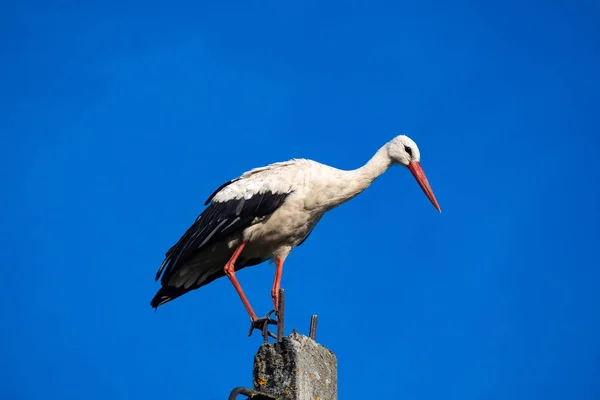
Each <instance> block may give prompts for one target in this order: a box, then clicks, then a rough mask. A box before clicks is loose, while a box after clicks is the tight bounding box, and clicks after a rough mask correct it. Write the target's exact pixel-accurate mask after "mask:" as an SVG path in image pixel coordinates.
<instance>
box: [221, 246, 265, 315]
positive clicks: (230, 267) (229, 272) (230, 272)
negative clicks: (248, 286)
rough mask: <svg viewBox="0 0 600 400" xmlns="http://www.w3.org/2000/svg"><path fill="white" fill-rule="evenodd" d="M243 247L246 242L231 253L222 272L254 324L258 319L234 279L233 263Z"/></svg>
mask: <svg viewBox="0 0 600 400" xmlns="http://www.w3.org/2000/svg"><path fill="white" fill-rule="evenodd" d="M245 246H246V242H242V243H241V244H240V245H239V246H238V248H237V249H236V250H235V251H234V252H233V255H232V256H231V258H230V259H229V261H227V264H225V268H223V272H225V275H227V277H228V278H229V280H230V281H231V283H232V284H233V287H234V288H235V291H236V292H237V294H238V295H239V296H240V299H242V303H244V307H245V308H246V311H247V312H248V315H249V316H250V319H251V320H252V322H254V321H256V320H257V319H258V317H257V316H256V313H255V312H254V310H253V309H252V306H251V305H250V302H249V301H248V299H247V298H246V295H245V294H244V291H243V290H242V287H241V286H240V283H239V282H238V280H237V278H236V277H235V262H236V261H237V259H238V257H239V256H240V254H241V252H242V250H243V249H244V247H245Z"/></svg>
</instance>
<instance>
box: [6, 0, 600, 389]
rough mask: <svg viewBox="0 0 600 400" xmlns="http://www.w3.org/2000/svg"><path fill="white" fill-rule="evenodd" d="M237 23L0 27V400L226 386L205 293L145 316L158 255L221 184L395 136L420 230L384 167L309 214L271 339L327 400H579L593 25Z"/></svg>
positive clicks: (330, 159) (570, 16) (294, 16)
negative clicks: (318, 379)
mask: <svg viewBox="0 0 600 400" xmlns="http://www.w3.org/2000/svg"><path fill="white" fill-rule="evenodd" d="M167 3H168V4H169V5H167ZM248 3H249V2H210V3H209V2H189V3H181V2H116V1H110V0H109V1H103V2H97V3H94V2H86V5H80V4H81V2H55V4H50V3H49V2H45V3H41V2H19V3H18V4H17V3H16V2H9V3H7V4H4V5H3V6H2V9H3V12H2V13H0V22H1V23H0V38H2V40H1V42H0V46H1V52H0V59H2V62H1V63H0V76H2V78H1V79H0V82H1V87H2V90H1V91H0V107H1V109H2V113H0V131H1V132H2V150H3V156H2V157H1V158H0V167H1V168H2V169H1V170H2V171H3V172H2V181H3V187H4V193H5V195H4V196H3V199H2V204H3V209H4V211H5V213H4V218H3V220H4V222H3V223H2V224H1V228H0V229H1V230H2V236H3V240H2V241H3V250H4V256H3V258H4V260H3V263H2V278H3V289H2V294H3V298H4V300H3V301H2V302H1V303H0V318H1V320H2V322H3V325H2V326H3V329H2V330H0V353H1V354H2V357H0V369H1V370H2V376H3V379H2V383H0V397H1V398H4V399H40V398H56V399H62V400H66V399H82V398H86V399H106V398H111V399H115V400H116V399H165V398H179V399H192V398H196V399H207V400H212V399H215V400H216V399H224V398H226V396H227V395H228V394H229V391H230V390H231V389H232V388H233V387H235V386H250V385H251V373H252V357H253V354H254V353H255V351H256V350H257V348H258V346H259V345H260V341H261V340H260V337H259V336H254V337H252V338H247V337H246V333H247V329H248V317H247V315H246V313H245V311H244V308H243V307H242V304H241V302H240V301H239V299H238V297H237V296H236V294H235V292H234V290H233V288H232V287H231V285H230V283H229V282H228V281H227V280H225V279H221V280H218V281H216V282H214V283H212V284H210V285H209V286H206V287H205V288H203V289H201V290H198V291H195V292H192V293H190V294H188V295H186V296H184V297H182V298H180V299H178V300H177V301H175V302H172V303H170V304H168V305H166V306H165V307H163V308H161V309H159V310H158V312H157V313H154V312H153V310H152V309H151V308H150V306H149V301H150V299H151V298H152V296H153V295H154V293H155V291H156V290H157V289H158V284H156V283H155V282H154V280H153V279H154V274H155V272H156V270H157V268H158V266H159V265H160V263H161V262H162V259H163V255H164V252H165V251H166V250H167V249H168V248H169V247H170V246H171V245H172V244H173V243H174V242H175V241H176V240H177V239H178V238H179V237H180V235H181V234H182V233H183V232H184V231H185V229H187V227H188V226H189V225H190V224H191V223H192V222H193V220H194V219H195V218H196V216H197V215H198V214H199V213H200V212H201V211H202V209H203V206H202V204H203V202H204V200H205V199H206V197H207V196H208V195H209V194H210V193H211V192H212V191H213V189H215V188H216V187H218V186H219V185H220V184H221V183H223V182H224V181H226V180H228V179H231V178H233V177H236V176H238V175H239V174H240V173H242V172H244V171H245V170H247V169H250V168H252V167H256V166H261V165H265V164H268V163H270V162H274V161H280V160H286V159H289V158H293V157H306V158H312V159H315V160H318V161H321V162H324V163H328V164H331V165H334V166H336V167H339V168H355V167H358V166H360V165H361V164H362V163H363V162H365V161H367V160H368V159H369V157H371V155H372V154H373V153H374V152H375V151H376V150H377V149H378V148H379V147H380V146H381V145H383V144H384V143H385V142H386V141H388V140H390V139H391V138H393V137H394V136H395V135H397V134H399V133H406V134H407V135H409V136H410V137H411V138H413V139H414V140H415V141H416V142H417V144H418V145H419V147H420V149H421V154H422V164H423V167H424V169H425V172H426V173H427V176H428V178H429V181H430V183H431V185H432V187H433V189H434V191H435V194H436V196H437V198H438V200H439V202H440V205H441V207H442V210H443V214H441V215H440V214H438V213H437V212H436V211H435V209H434V208H433V207H432V206H431V204H430V203H429V202H428V200H427V199H426V197H425V196H424V195H423V193H422V192H421V190H420V189H419V187H418V185H417V184H416V183H415V182H414V180H413V178H412V177H411V176H410V173H409V172H408V171H406V170H403V169H401V168H399V167H398V168H393V169H392V170H390V171H388V172H387V173H386V174H385V175H384V176H382V177H381V178H380V179H379V180H377V181H376V182H375V184H374V185H373V186H372V187H370V188H369V189H368V190H367V191H366V192H364V193H363V194H362V195H360V196H359V197H357V198H356V199H354V200H353V201H351V202H349V203H347V204H345V205H343V206H342V207H340V208H338V209H336V210H334V211H332V212H331V213H330V214H329V215H327V216H326V217H325V218H324V219H323V220H322V221H321V223H320V225H319V226H318V227H317V229H316V230H315V231H314V233H313V234H312V235H311V237H310V238H309V240H307V242H306V243H305V244H304V245H303V246H302V247H300V248H298V249H297V250H296V251H294V252H293V254H292V255H291V256H290V257H289V258H288V261H287V262H286V267H285V269H284V275H283V282H282V284H283V287H284V288H285V289H286V303H287V308H286V322H287V331H288V332H286V333H289V332H290V331H291V329H292V328H293V327H297V328H299V329H300V331H302V332H305V333H306V332H307V330H308V322H309V318H310V315H311V314H313V313H314V314H318V315H319V318H320V322H319V332H318V341H319V342H321V343H323V344H324V345H326V346H327V347H329V348H331V349H332V350H333V351H334V352H335V353H336V354H337V356H338V360H339V393H340V398H342V399H347V400H353V399H359V398H364V397H365V396H367V397H368V398H374V399H377V398H399V399H439V398H442V397H443V398H448V399H461V400H464V399H482V398H485V399H507V398H510V399H531V398H543V399H567V398H569V399H571V398H572V399H597V398H599V397H600V384H599V383H598V376H599V375H600V342H599V341H598V338H599V337H600V319H599V318H600V294H599V292H598V282H599V279H600V260H599V257H598V251H597V250H596V249H595V247H594V246H595V245H597V244H598V242H599V239H600V223H599V222H600V218H599V206H598V205H599V204H600V187H599V186H598V181H599V180H600V168H599V167H598V164H597V158H598V156H597V155H598V150H599V146H598V145H599V141H600V139H599V138H598V132H599V129H600V124H599V122H598V109H599V106H600V96H599V94H598V93H599V92H600V78H599V75H598V70H599V64H600V63H599V61H600V45H599V43H600V41H599V39H600V38H599V36H600V35H599V34H600V32H599V29H598V24H597V21H598V18H599V17H600V12H599V11H600V7H599V6H598V3H597V2H592V1H587V2H583V1H581V2H566V1H562V2H541V1H538V2H531V3H527V4H525V2H520V1H504V2H495V3H490V2H487V5H484V2H476V1H458V2H442V1H420V2H391V1H390V2H367V1H352V2H327V3H325V2H322V1H304V2H294V3H289V2H284V3H286V4H282V2H274V1H267V2H264V1H263V2H258V3H257V2H250V3H253V4H248ZM76 4H77V5H76ZM273 272H274V268H273V267H272V266H271V265H269V264H264V265H262V266H259V267H256V268H252V269H247V270H244V271H242V272H240V273H239V275H238V277H239V279H240V281H241V283H242V285H243V287H244V289H245V291H246V293H247V295H248V297H249V298H250V300H251V302H252V304H253V306H254V307H255V309H256V310H257V312H258V313H259V314H264V313H266V312H267V311H268V310H270V307H271V300H270V295H269V291H270V286H271V283H272V278H273Z"/></svg>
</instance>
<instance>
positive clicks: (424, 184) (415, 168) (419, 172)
mask: <svg viewBox="0 0 600 400" xmlns="http://www.w3.org/2000/svg"><path fill="white" fill-rule="evenodd" d="M408 169H409V170H410V172H412V174H413V176H414V177H415V179H416V180H417V182H418V183H419V186H421V189H423V192H425V195H427V198H428V199H429V201H431V204H433V206H434V207H435V208H436V209H437V210H438V211H439V212H442V210H441V209H440V205H439V204H438V202H437V200H436V199H435V195H434V194H433V190H431V186H429V182H428V181H427V177H426V176H425V172H423V168H421V164H420V163H419V162H418V161H411V162H410V163H409V164H408Z"/></svg>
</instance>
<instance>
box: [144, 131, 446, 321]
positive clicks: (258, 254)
mask: <svg viewBox="0 0 600 400" xmlns="http://www.w3.org/2000/svg"><path fill="white" fill-rule="evenodd" d="M394 164H399V165H403V166H406V167H408V168H409V169H410V171H411V172H412V173H413V175H414V176H415V178H416V179H417V181H418V183H419V185H420V186H421V188H422V189H423V191H424V192H425V194H426V195H427V196H428V197H429V199H430V200H431V202H432V203H433V205H434V206H435V207H436V208H437V209H438V210H439V206H438V204H437V201H436V199H435V196H434V195H433V192H432V190H431V187H430V186H429V183H428V182H427V179H426V178H425V175H424V173H423V170H422V169H421V166H420V152H419V149H418V147H417V145H416V144H415V143H414V142H413V141H412V140H411V139H410V138H408V137H407V136H404V135H400V136H397V137H395V138H394V139H393V140H391V141H390V142H388V143H386V144H385V145H384V146H383V147H381V148H380V149H379V150H378V151H377V152H376V154H375V155H374V156H373V157H372V158H371V159H370V160H369V162H367V163H366V164H365V165H364V166H362V167H361V168H358V169H355V170H349V171H346V170H340V169H337V168H333V167H330V166H327V165H324V164H321V163H318V162H315V161H311V160H306V159H294V160H290V161H285V162H278V163H274V164H270V165H267V166H264V167H260V168H255V169H253V170H250V171H248V172H246V173H244V174H243V175H241V176H240V177H239V178H236V179H234V180H232V181H230V182H227V183H225V184H224V185H222V186H221V187H220V188H218V189H217V190H216V191H215V192H214V193H213V194H212V195H211V196H210V197H209V199H208V200H207V202H206V204H208V207H207V208H206V209H205V210H204V211H203V212H202V214H200V216H199V217H198V218H197V219H196V221H195V223H194V224H193V225H192V226H191V227H190V228H189V229H188V231H187V232H186V233H185V234H184V235H183V237H182V238H181V239H180V240H179V241H178V242H177V243H176V244H175V245H174V246H173V247H172V248H171V249H170V250H169V251H168V252H167V254H166V258H165V261H164V262H163V264H162V265H161V267H160V269H159V270H158V273H157V275H156V279H157V280H158V279H159V278H160V276H161V274H162V278H161V284H162V287H161V289H160V290H159V291H158V293H157V294H156V296H155V297H154V299H153V300H152V302H151V305H152V306H153V307H158V306H160V305H162V304H164V303H166V302H168V301H170V300H173V299H175V298H177V297H179V296H181V295H183V294H185V293H187V292H188V291H190V290H194V289H197V288H199V287H201V286H204V285H206V284H208V283H210V282H212V281H213V280H215V279H217V278H220V277H222V276H228V277H229V279H230V280H231V282H232V283H233V285H234V287H235V288H236V291H237V292H238V294H239V295H240V297H241V299H242V301H243V302H244V306H245V307H246V310H247V311H248V314H249V315H250V318H251V320H252V321H253V322H255V321H256V320H257V319H258V318H257V317H256V314H255V313H254V311H253V310H252V308H251V307H250V304H249V302H248V300H247V299H246V298H245V296H244V294H243V291H242V289H241V287H240V285H239V282H238V281H237V279H236V277H235V271H237V270H239V269H241V268H244V267H247V266H251V265H257V264H260V263H262V262H264V261H266V260H268V259H272V260H273V261H274V262H275V263H276V265H277V269H276V274H275V281H274V284H273V290H272V292H271V294H272V297H273V302H274V305H275V308H277V302H278V299H277V293H278V290H279V285H280V279H281V272H282V268H283V263H284V260H285V259H286V257H287V256H288V255H289V253H290V252H291V251H292V250H293V249H294V248H295V247H297V246H299V245H300V244H302V243H303V242H304V240H306V238H307V237H308V235H309V234H310V232H311V231H312V230H313V229H314V228H315V226H316V225H317V223H318V222H319V220H320V219H321V217H322V216H323V215H324V214H325V213H326V212H327V211H329V210H331V209H332V208H334V207H336V206H339V205H340V204H342V203H344V202H346V201H348V200H350V199H352V198H353V197H355V196H356V195H358V194H359V193H361V192H362V191H363V190H365V189H366V188H367V187H368V186H369V185H370V184H371V183H372V182H373V181H374V180H375V179H376V178H377V177H378V176H380V175H381V174H382V173H383V172H385V171H386V170H387V169H388V168H389V167H390V166H391V165H394Z"/></svg>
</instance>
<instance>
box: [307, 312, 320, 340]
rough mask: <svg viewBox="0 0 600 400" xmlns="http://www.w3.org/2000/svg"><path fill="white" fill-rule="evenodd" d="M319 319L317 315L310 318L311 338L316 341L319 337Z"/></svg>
mask: <svg viewBox="0 0 600 400" xmlns="http://www.w3.org/2000/svg"><path fill="white" fill-rule="evenodd" d="M318 318H319V317H317V315H316V314H315V315H313V316H312V317H311V318H310V331H309V334H308V335H309V336H310V338H311V339H312V340H315V338H316V337H317V320H318Z"/></svg>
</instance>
